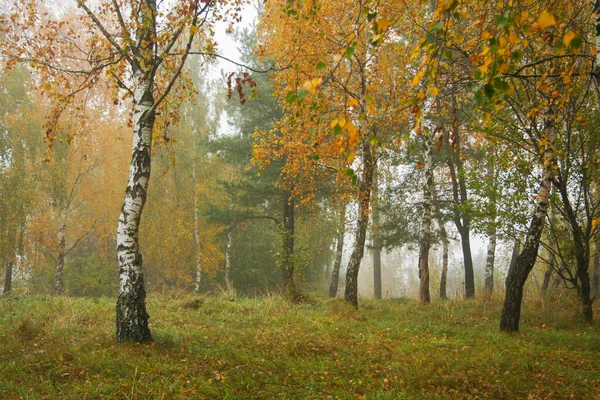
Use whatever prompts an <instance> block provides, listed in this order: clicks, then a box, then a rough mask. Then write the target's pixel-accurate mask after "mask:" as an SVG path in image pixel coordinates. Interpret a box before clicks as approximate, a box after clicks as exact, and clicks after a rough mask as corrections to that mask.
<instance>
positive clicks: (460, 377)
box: [0, 293, 600, 399]
mask: <svg viewBox="0 0 600 400" xmlns="http://www.w3.org/2000/svg"><path fill="white" fill-rule="evenodd" d="M114 303H115V302H114V300H113V299H108V298H101V299H87V298H67V297H58V298H54V297H13V298H5V299H1V300H0V398H3V399H4V398H7V399H21V398H23V399H57V398H60V399H63V398H64V399H105V398H106V399H108V398H118V399H163V398H164V399H192V398H199V399H204V398H208V399H210V398H223V399H238V398H249V399H251V398H257V399H269V398H283V399H308V398H314V399H321V398H341V399H352V398H367V399H422V398H431V399H460V398H494V399H509V398H526V399H546V398H556V399H564V398H577V399H591V398H600V361H599V360H600V329H599V328H598V324H595V325H593V326H586V325H583V324H581V323H579V322H576V321H577V320H576V318H575V317H574V316H573V306H572V305H567V306H565V305H564V301H563V302H560V303H558V302H555V303H547V302H541V301H536V302H530V303H529V304H527V305H526V307H525V309H524V311H523V317H522V332H521V333H520V334H518V335H510V336H509V335H505V334H501V333H499V332H498V328H497V327H498V316H499V312H500V303H499V302H498V301H481V300H476V301H466V302H450V301H449V302H441V301H440V302H435V303H433V304H431V305H430V306H427V307H424V306H420V305H419V304H418V303H416V302H414V301H409V300H386V301H364V302H362V303H361V306H362V308H361V310H360V311H358V312H357V311H355V310H353V309H351V308H348V307H347V306H346V305H345V304H344V303H343V302H342V301H339V300H333V301H331V300H315V301H313V302H312V303H304V304H299V305H292V304H288V303H286V302H284V301H282V300H281V299H280V298H278V297H274V296H272V297H266V298H261V299H242V298H227V297H226V296H221V297H194V296H192V295H189V294H181V293H179V294H171V295H164V296H151V297H150V298H149V303H148V308H149V313H150V315H151V316H152V319H151V323H152V326H151V328H152V332H153V335H154V338H155V343H152V344H146V345H139V344H117V343H115V341H114V338H113V336H114V327H113V325H114V323H113V319H114Z"/></svg>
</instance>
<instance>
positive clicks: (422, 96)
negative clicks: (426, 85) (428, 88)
mask: <svg viewBox="0 0 600 400" xmlns="http://www.w3.org/2000/svg"><path fill="white" fill-rule="evenodd" d="M417 99H419V100H424V99H425V93H423V92H419V93H417Z"/></svg>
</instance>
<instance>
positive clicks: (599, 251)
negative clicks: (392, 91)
mask: <svg viewBox="0 0 600 400" xmlns="http://www.w3.org/2000/svg"><path fill="white" fill-rule="evenodd" d="M592 293H593V295H594V298H597V297H598V295H599V294H600V241H599V240H596V246H595V249H594V275H593V278H592Z"/></svg>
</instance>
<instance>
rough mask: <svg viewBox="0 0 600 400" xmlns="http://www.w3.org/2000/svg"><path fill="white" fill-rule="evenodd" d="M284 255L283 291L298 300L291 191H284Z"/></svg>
mask: <svg viewBox="0 0 600 400" xmlns="http://www.w3.org/2000/svg"><path fill="white" fill-rule="evenodd" d="M282 202H283V226H282V238H283V255H282V262H281V272H282V275H283V292H284V294H285V296H286V297H287V298H288V299H290V300H296V299H297V297H298V294H297V293H296V286H295V284H294V199H293V198H292V194H291V192H288V191H284V192H283V198H282Z"/></svg>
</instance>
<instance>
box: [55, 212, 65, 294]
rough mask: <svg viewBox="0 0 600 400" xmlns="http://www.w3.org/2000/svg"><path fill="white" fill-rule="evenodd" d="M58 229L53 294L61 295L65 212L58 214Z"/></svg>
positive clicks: (63, 266)
mask: <svg viewBox="0 0 600 400" xmlns="http://www.w3.org/2000/svg"><path fill="white" fill-rule="evenodd" d="M59 224H60V225H59V228H58V256H57V258H56V266H55V274H54V294H55V295H58V296H60V295H62V294H64V292H65V287H64V279H63V270H64V268H65V249H66V247H65V242H66V240H65V235H66V230H67V210H62V211H61V213H60V221H59Z"/></svg>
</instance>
